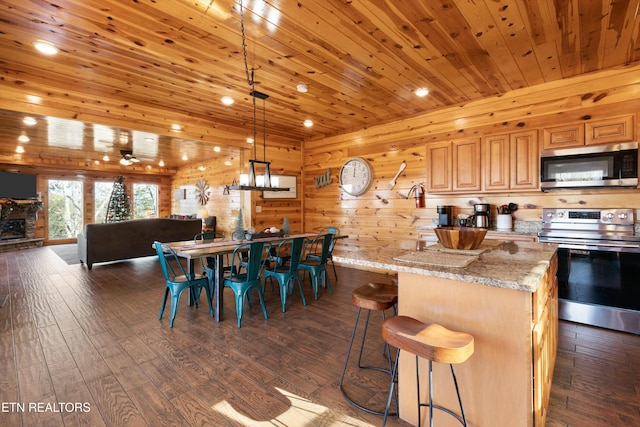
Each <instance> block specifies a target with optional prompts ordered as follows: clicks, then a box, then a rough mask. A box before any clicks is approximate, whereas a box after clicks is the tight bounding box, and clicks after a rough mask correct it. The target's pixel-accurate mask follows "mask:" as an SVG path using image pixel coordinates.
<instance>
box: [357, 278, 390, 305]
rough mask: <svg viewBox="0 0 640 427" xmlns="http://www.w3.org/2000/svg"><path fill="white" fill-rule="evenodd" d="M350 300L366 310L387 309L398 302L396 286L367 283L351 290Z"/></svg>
mask: <svg viewBox="0 0 640 427" xmlns="http://www.w3.org/2000/svg"><path fill="white" fill-rule="evenodd" d="M351 302H352V303H353V305H355V306H357V307H360V308H364V309H367V310H387V309H389V308H391V307H393V306H394V305H395V304H396V303H397V302H398V287H397V286H393V285H390V284H387V283H367V284H366V285H363V286H360V287H359V288H356V289H354V290H353V291H352V292H351Z"/></svg>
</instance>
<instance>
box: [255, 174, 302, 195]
mask: <svg viewBox="0 0 640 427" xmlns="http://www.w3.org/2000/svg"><path fill="white" fill-rule="evenodd" d="M297 180H298V178H297V177H295V176H293V175H271V185H273V186H274V187H284V188H288V189H289V190H288V191H263V192H262V198H263V199H295V198H297V197H298V185H297Z"/></svg>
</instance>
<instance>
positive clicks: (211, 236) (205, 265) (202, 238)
mask: <svg viewBox="0 0 640 427" xmlns="http://www.w3.org/2000/svg"><path fill="white" fill-rule="evenodd" d="M222 239H224V233H218V232H214V231H205V232H202V233H198V234H196V235H195V236H194V237H193V240H194V242H215V241H216V240H222ZM228 261H229V260H228V259H227V265H225V266H224V267H223V272H224V273H226V272H228V271H229V270H230V268H231V267H230V266H229V265H228ZM200 262H201V263H202V274H204V275H206V276H207V277H208V278H209V288H210V289H211V293H212V294H213V289H214V285H213V280H214V278H215V271H216V259H215V258H214V257H203V258H200Z"/></svg>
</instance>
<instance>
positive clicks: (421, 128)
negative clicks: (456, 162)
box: [302, 67, 640, 250]
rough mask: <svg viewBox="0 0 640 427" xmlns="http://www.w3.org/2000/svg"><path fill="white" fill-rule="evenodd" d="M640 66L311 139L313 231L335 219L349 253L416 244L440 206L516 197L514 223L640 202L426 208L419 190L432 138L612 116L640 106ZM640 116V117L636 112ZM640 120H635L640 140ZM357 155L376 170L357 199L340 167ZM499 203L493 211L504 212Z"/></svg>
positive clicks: (555, 198)
mask: <svg viewBox="0 0 640 427" xmlns="http://www.w3.org/2000/svg"><path fill="white" fill-rule="evenodd" d="M639 75H640V68H639V67H629V68H622V69H615V70H610V71H607V72H603V73H599V74H595V75H586V76H582V77H579V78H575V79H570V80H565V81H561V82H554V83H549V84H545V85H541V86H538V87H537V88H535V89H522V90H517V91H514V92H511V93H509V94H507V95H505V96H502V97H496V98H492V99H487V100H483V101H479V102H473V103H469V104H465V105H460V106H458V107H455V108H447V109H443V110H440V111H438V112H436V113H433V114H425V115H419V116H414V117H408V118H406V119H403V120H399V121H396V122H393V123H390V124H386V125H379V126H374V127H370V128H365V129H360V130H357V131H353V132H348V133H344V134H341V135H337V136H332V137H326V138H320V139H316V140H313V141H307V142H305V145H304V155H303V161H302V163H303V171H304V172H303V178H302V181H303V192H304V200H303V203H304V227H305V230H313V229H319V228H321V227H323V226H328V225H334V226H337V227H339V228H340V229H341V232H342V234H348V235H349V236H350V238H349V239H348V240H346V241H342V242H341V247H342V248H344V249H347V248H348V249H351V250H357V249H359V248H369V247H377V246H401V247H407V248H411V247H415V239H416V238H417V233H416V227H418V226H428V225H430V224H431V223H432V221H435V220H436V217H437V213H436V207H437V206H438V205H451V206H454V215H457V214H458V213H471V211H472V208H473V205H474V204H475V203H490V204H492V205H494V206H495V205H502V204H505V203H509V202H512V203H517V204H518V205H519V209H518V210H517V211H516V212H515V213H514V215H513V216H514V219H515V220H526V221H541V212H542V208H543V207H551V208H553V207H570V206H575V207H590V206H593V207H602V206H616V207H632V208H636V209H638V208H640V191H638V190H637V189H634V190H620V189H615V190H597V191H596V190H590V191H586V190H583V191H559V192H552V193H543V192H541V191H539V190H535V191H526V192H524V191H523V192H510V191H505V192H502V193H483V192H474V193H470V194H450V195H433V194H428V195H427V198H426V208H424V209H416V208H415V203H414V200H413V198H411V199H405V196H406V195H407V194H408V192H409V190H410V188H411V187H412V186H413V185H415V184H417V183H420V182H424V181H425V180H426V176H427V170H426V160H425V157H426V146H427V144H429V143H432V142H439V141H446V140H454V139H459V138H467V137H479V136H480V137H481V136H484V135H491V134H504V133H509V132H521V131H524V130H531V129H534V130H537V131H538V132H539V138H540V139H541V138H542V129H543V128H545V127H549V126H555V125H560V124H563V123H573V122H580V121H584V120H585V116H589V117H590V120H599V119H605V118H607V117H613V116H616V115H621V114H628V113H636V112H637V111H639V110H640V101H638V98H639V96H638V95H639V92H640V85H639V84H638V76H639ZM636 121H637V115H636ZM638 125H639V123H637V122H636V123H635V129H636V137H637V129H638ZM539 145H540V146H542V144H539ZM351 157H364V158H365V159H367V160H368V161H369V162H370V164H371V165H372V167H373V171H374V182H373V184H372V186H371V188H370V190H369V191H368V192H366V193H365V194H363V195H362V196H359V197H353V196H350V195H348V194H346V193H345V192H343V191H341V189H340V186H339V173H340V168H341V166H342V164H343V163H344V162H345V161H346V160H347V159H349V158H351ZM403 161H405V162H406V163H407V167H406V169H405V170H404V172H403V173H402V175H401V176H400V178H399V179H398V181H397V185H396V186H395V188H394V189H393V190H388V189H387V183H388V181H389V180H390V179H391V178H392V177H393V176H394V175H395V173H396V172H397V170H398V168H399V166H400V164H401V163H402V162H403ZM327 168H328V169H329V170H330V174H331V178H332V181H333V182H332V183H331V184H330V185H328V186H324V187H321V188H316V186H315V179H314V178H315V177H318V176H320V175H322V174H324V173H325V172H326V170H327ZM495 214H496V213H495V209H494V212H493V216H495Z"/></svg>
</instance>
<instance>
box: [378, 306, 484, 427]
mask: <svg viewBox="0 0 640 427" xmlns="http://www.w3.org/2000/svg"><path fill="white" fill-rule="evenodd" d="M382 339H384V341H385V342H386V343H387V344H389V345H390V346H393V347H396V348H397V349H398V351H397V353H396V361H395V364H394V366H393V373H392V376H391V385H390V386H389V397H388V398H387V406H386V408H385V414H384V420H383V422H382V425H383V426H384V425H385V424H386V422H387V416H388V412H389V406H390V405H391V395H392V394H393V387H394V382H395V377H396V373H397V372H398V358H399V356H400V350H403V351H407V352H409V353H412V354H414V355H415V356H416V385H417V388H418V426H421V425H422V423H421V421H422V420H421V417H420V409H421V407H423V406H427V407H429V425H430V426H431V427H433V410H434V409H439V410H441V411H444V412H446V413H448V414H449V415H451V416H453V417H454V418H456V419H457V420H458V421H460V423H461V424H462V425H464V426H465V427H466V426H467V419H466V417H465V415H464V408H463V407H462V399H461V398H460V390H459V389H458V381H457V379H456V373H455V371H454V369H453V365H454V364H457V363H462V362H464V361H465V360H467V359H468V358H469V357H470V356H471V355H472V354H473V343H474V340H473V336H471V335H469V334H467V333H464V332H454V331H450V330H449V329H447V328H445V327H444V326H441V325H438V324H436V323H431V324H429V323H423V322H420V321H419V320H416V319H414V318H412V317H408V316H396V317H393V318H391V319H387V320H385V321H384V322H382ZM420 357H422V358H423V359H427V360H428V361H429V403H421V402H420V375H419V373H418V360H419V358H420ZM433 362H437V363H448V364H449V365H450V366H451V376H452V377H453V383H454V385H455V387H456V393H457V395H458V403H460V412H461V415H458V414H456V413H455V412H453V411H451V410H450V409H447V408H443V407H442V406H439V405H434V404H433V382H432V379H433V377H432V364H433Z"/></svg>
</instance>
